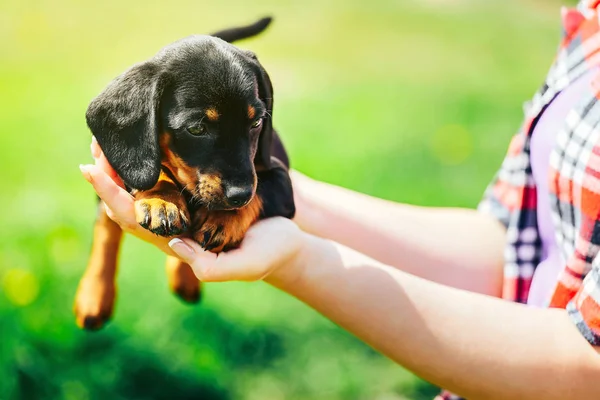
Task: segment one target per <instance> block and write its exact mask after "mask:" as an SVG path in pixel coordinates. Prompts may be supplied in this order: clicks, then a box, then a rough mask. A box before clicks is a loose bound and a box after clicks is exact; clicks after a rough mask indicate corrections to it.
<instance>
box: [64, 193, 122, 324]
mask: <svg viewBox="0 0 600 400" xmlns="http://www.w3.org/2000/svg"><path fill="white" fill-rule="evenodd" d="M122 236H123V231H122V230H121V227H119V225H117V223H115V222H114V221H113V220H111V219H110V218H109V217H108V215H106V211H105V209H104V203H102V202H100V203H99V204H98V217H97V219H96V223H95V224H94V236H93V243H92V251H91V255H90V258H89V262H88V266H87V269H86V271H85V273H84V275H83V277H82V278H81V280H80V282H79V287H78V289H77V294H76V295H75V305H74V311H75V316H76V322H77V325H78V326H79V327H80V328H85V329H89V330H96V329H100V328H101V327H103V326H104V324H105V323H106V322H107V321H108V320H109V319H110V317H111V315H112V312H113V306H114V301H115V295H116V289H115V275H116V273H117V256H118V253H119V247H120V244H121V238H122Z"/></svg>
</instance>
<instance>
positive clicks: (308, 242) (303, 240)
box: [264, 231, 327, 292]
mask: <svg viewBox="0 0 600 400" xmlns="http://www.w3.org/2000/svg"><path fill="white" fill-rule="evenodd" d="M300 232H301V233H300V244H299V246H298V249H297V251H296V252H295V253H294V254H292V255H291V256H290V257H288V258H287V259H286V260H284V261H283V262H282V263H281V264H280V265H279V266H278V267H277V268H276V269H275V270H274V271H273V272H271V273H270V274H269V275H267V276H266V277H265V278H264V281H265V282H267V283H269V284H270V285H273V286H275V287H277V288H279V289H281V290H283V291H285V292H290V290H291V289H292V288H294V287H297V286H298V283H299V282H301V281H302V280H303V279H304V277H305V276H306V275H307V274H308V273H309V269H310V268H311V267H313V266H315V265H317V266H318V265H320V264H322V263H323V260H324V258H325V256H324V254H325V246H324V244H326V242H327V241H326V240H323V239H321V238H318V237H316V236H313V235H311V234H309V233H306V232H303V231H300Z"/></svg>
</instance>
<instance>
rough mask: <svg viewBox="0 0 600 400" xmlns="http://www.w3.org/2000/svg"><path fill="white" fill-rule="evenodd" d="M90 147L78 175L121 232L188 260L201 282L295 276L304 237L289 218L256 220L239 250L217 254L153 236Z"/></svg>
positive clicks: (185, 240) (189, 242)
mask: <svg viewBox="0 0 600 400" xmlns="http://www.w3.org/2000/svg"><path fill="white" fill-rule="evenodd" d="M91 150H92V156H93V157H94V165H82V166H80V169H81V172H82V175H83V177H84V178H85V179H86V180H87V181H88V182H89V183H91V184H92V186H93V187H94V190H95V191H96V193H97V194H98V196H99V197H100V198H101V199H102V201H103V203H104V207H105V208H106V212H107V215H108V216H109V217H110V218H111V219H112V220H114V221H115V222H116V223H118V224H119V226H121V228H122V229H123V231H125V232H127V233H131V234H133V235H135V236H137V237H138V238H140V239H142V240H144V241H146V242H149V243H151V244H153V245H155V246H157V247H158V248H160V249H161V250H162V251H164V252H165V253H167V254H169V255H175V256H178V257H179V258H181V259H182V260H184V261H185V262H187V263H188V264H190V265H191V266H192V268H193V270H194V272H195V274H196V275H197V277H198V278H199V279H200V280H202V281H228V280H243V281H252V280H259V279H265V278H267V277H268V278H269V279H272V280H274V281H276V280H290V279H294V277H295V275H296V274H297V271H296V266H298V265H299V264H300V263H299V260H300V259H301V258H302V254H303V251H302V250H303V248H304V243H305V242H307V240H306V237H307V236H308V235H307V234H304V233H302V232H301V231H300V229H299V228H298V227H297V226H296V224H294V223H293V222H292V221H290V220H288V219H285V218H270V219H267V220H264V221H259V222H258V223H256V224H255V225H254V226H252V227H251V228H250V229H249V230H248V232H247V233H246V236H245V238H244V240H243V242H242V244H241V247H240V248H238V249H235V250H230V251H228V252H226V253H220V254H218V255H216V254H213V253H210V252H208V251H204V249H202V248H201V247H200V245H199V244H198V243H196V242H194V241H193V240H191V239H189V238H183V237H181V238H177V239H172V240H171V241H169V239H167V238H164V237H160V236H157V235H154V234H153V233H151V232H150V231H148V230H146V229H144V228H142V227H141V226H140V225H139V224H138V223H137V222H136V219H135V211H134V198H133V197H132V196H131V195H130V194H129V193H128V192H127V191H126V190H125V189H124V188H123V182H122V181H121V179H120V178H119V177H118V175H117V174H116V172H115V171H114V170H113V169H112V167H111V166H110V164H109V163H108V161H107V160H106V157H105V156H104V154H103V153H102V150H101V149H100V146H99V145H98V143H97V142H96V141H95V140H94V141H92V145H91ZM169 246H171V247H169Z"/></svg>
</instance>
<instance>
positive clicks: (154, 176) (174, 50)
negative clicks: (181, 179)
mask: <svg viewBox="0 0 600 400" xmlns="http://www.w3.org/2000/svg"><path fill="white" fill-rule="evenodd" d="M270 22H271V19H270V18H265V19H262V20H260V21H258V22H256V23H254V24H252V25H249V26H246V27H241V28H233V29H227V30H223V31H220V32H217V33H215V34H213V35H212V36H211V35H196V36H190V37H188V38H185V39H182V40H179V41H177V42H175V43H173V44H171V45H168V46H166V47H165V48H163V49H162V50H161V51H160V52H159V53H157V54H156V55H155V56H154V57H153V58H151V59H150V60H148V61H145V62H143V63H140V64H137V65H135V66H133V67H132V68H131V69H129V70H128V71H126V72H125V73H123V74H122V75H120V76H119V77H117V78H116V79H115V80H114V81H113V82H111V83H110V85H109V86H108V87H107V88H106V89H105V90H104V91H103V92H102V93H101V94H100V95H99V96H97V97H96V98H95V99H94V100H93V101H92V102H91V104H90V106H89V108H88V110H87V113H86V119H87V123H88V126H89V127H90V129H91V131H92V133H93V135H94V136H95V137H96V139H97V140H98V143H99V144H100V147H101V148H102V149H103V151H104V153H105V155H106V157H107V159H108V161H109V162H110V164H111V165H112V166H113V168H114V169H115V171H116V172H117V173H118V174H119V176H120V177H121V178H122V179H123V181H124V183H125V185H126V186H127V187H128V188H130V189H137V190H149V189H151V188H152V187H154V185H155V184H156V183H157V180H158V177H159V173H160V170H161V162H162V161H163V160H162V159H161V157H162V156H163V154H161V149H160V145H159V139H160V137H161V135H164V134H168V135H169V136H170V139H169V149H170V150H171V151H172V152H173V153H174V154H176V155H177V156H178V157H180V158H181V159H182V160H183V161H184V162H185V164H186V165H188V166H190V167H192V168H195V169H197V170H198V171H199V173H200V174H202V173H204V174H218V175H219V176H220V177H221V180H222V184H223V187H224V190H225V191H226V189H227V188H229V187H233V186H236V187H247V186H248V185H254V182H258V184H259V185H264V184H265V182H267V181H268V179H265V177H261V175H264V172H265V171H269V170H270V169H272V168H274V167H275V168H278V169H279V168H283V171H285V175H286V176H287V171H286V168H288V167H289V160H288V157H287V154H286V152H285V149H284V147H283V145H282V143H281V140H280V139H279V137H278V136H277V133H276V132H275V130H274V129H273V125H272V117H273V88H272V84H271V80H270V78H269V76H268V74H267V72H266V71H265V70H264V68H263V67H262V66H261V64H260V63H259V61H258V60H257V58H256V56H255V55H254V54H253V53H252V52H249V51H244V50H241V49H239V48H237V47H235V46H233V45H231V44H229V43H228V41H234V40H239V39H243V38H245V37H248V36H252V35H255V34H257V33H259V32H260V31H262V30H264V29H265V28H266V27H267V26H268V25H269V23H270ZM220 38H222V39H220ZM248 106H252V107H253V108H254V109H255V110H256V116H255V118H253V119H250V118H249V117H248ZM209 109H215V110H217V111H218V114H219V117H218V120H217V121H209V120H208V118H207V117H206V112H207V110H209ZM258 118H260V119H262V125H261V126H260V127H259V128H255V129H253V128H252V127H251V125H252V123H253V122H255V121H256V120H257V119H258ZM200 125H203V126H204V127H206V129H207V133H206V134H204V135H200V136H195V135H193V134H191V133H190V131H189V130H190V128H194V127H198V126H200ZM273 156H274V157H276V159H277V161H276V162H275V164H276V165H274V164H273V162H272V160H271V158H272V157H273ZM162 167H163V169H164V168H165V166H164V165H163V166H162ZM257 173H258V175H257ZM267 175H269V176H271V175H272V177H271V178H269V179H275V177H277V178H276V179H278V180H279V179H281V178H280V177H279V174H267ZM257 176H258V179H257ZM284 180H285V179H284ZM287 181H289V177H287ZM285 184H289V186H290V188H289V192H290V195H291V183H289V182H286V183H285ZM267 186H268V185H267ZM259 189H260V188H256V187H254V189H253V190H256V191H257V192H258V193H259V194H264V193H265V191H264V190H262V189H260V190H259ZM197 197H198V196H196V193H191V198H196V199H197ZM263 200H264V199H263ZM200 201H202V199H200ZM199 205H201V206H202V205H203V206H207V207H209V208H212V209H223V208H228V207H229V208H231V207H230V205H228V204H226V202H224V201H222V202H220V201H218V200H216V201H212V200H211V201H210V202H209V204H199ZM286 214H289V212H286Z"/></svg>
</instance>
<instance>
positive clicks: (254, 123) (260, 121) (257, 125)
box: [250, 118, 262, 129]
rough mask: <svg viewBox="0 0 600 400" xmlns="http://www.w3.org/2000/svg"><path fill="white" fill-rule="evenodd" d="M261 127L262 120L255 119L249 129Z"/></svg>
mask: <svg viewBox="0 0 600 400" xmlns="http://www.w3.org/2000/svg"><path fill="white" fill-rule="evenodd" d="M261 125H262V118H259V119H257V120H256V121H254V122H253V123H252V125H250V127H251V128H252V129H256V128H258V127H260V126H261Z"/></svg>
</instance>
